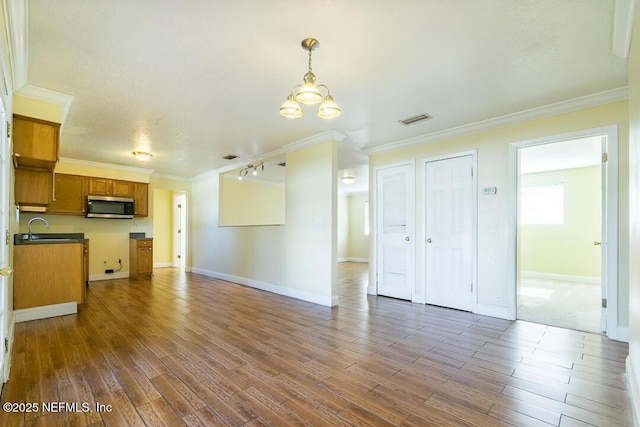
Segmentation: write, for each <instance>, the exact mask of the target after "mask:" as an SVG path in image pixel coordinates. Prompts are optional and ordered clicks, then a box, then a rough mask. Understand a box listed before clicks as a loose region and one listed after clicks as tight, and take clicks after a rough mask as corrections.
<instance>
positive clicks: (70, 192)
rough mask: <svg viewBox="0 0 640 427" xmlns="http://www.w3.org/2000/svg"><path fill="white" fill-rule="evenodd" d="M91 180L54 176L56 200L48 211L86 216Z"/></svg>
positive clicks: (62, 175) (81, 177)
mask: <svg viewBox="0 0 640 427" xmlns="http://www.w3.org/2000/svg"><path fill="white" fill-rule="evenodd" d="M88 187H89V178H88V177H86V176H81V175H67V174H62V173H58V174H55V176H54V184H53V188H54V190H53V194H54V199H53V201H52V202H51V204H50V205H49V206H48V208H47V211H48V212H49V213H52V214H62V215H84V214H85V211H86V208H87V205H86V204H87V190H88Z"/></svg>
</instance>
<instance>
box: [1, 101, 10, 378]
mask: <svg viewBox="0 0 640 427" xmlns="http://www.w3.org/2000/svg"><path fill="white" fill-rule="evenodd" d="M9 171H10V166H9V140H8V138H7V118H6V112H5V110H4V105H3V102H2V100H1V99H0V230H1V232H2V241H1V242H0V379H1V382H2V383H4V382H5V381H6V380H7V378H8V368H7V357H8V355H7V354H6V353H5V350H6V346H5V340H6V338H7V334H8V332H9V321H8V310H9V307H10V303H11V300H10V294H9V284H10V276H11V273H12V269H11V267H10V266H9V182H10V180H9V177H10V176H9Z"/></svg>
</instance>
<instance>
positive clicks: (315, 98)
mask: <svg viewBox="0 0 640 427" xmlns="http://www.w3.org/2000/svg"><path fill="white" fill-rule="evenodd" d="M301 44H302V48H303V49H304V50H307V51H309V71H307V74H305V75H304V77H303V82H304V83H303V84H301V85H295V86H294V87H292V88H291V93H290V94H289V96H288V97H287V99H286V101H284V103H283V104H282V106H281V107H280V114H281V115H283V116H284V117H286V118H289V119H295V118H298V117H301V116H302V108H300V104H298V102H301V103H303V104H307V105H312V104H317V103H318V102H320V101H322V100H323V97H322V94H321V93H320V88H324V89H326V91H327V96H325V97H324V102H323V103H322V104H320V108H319V109H318V116H319V117H322V118H323V119H333V118H335V117H338V116H339V115H340V107H338V104H336V102H335V101H334V99H333V97H332V96H331V93H330V92H329V88H328V87H327V86H326V85H316V75H315V74H313V72H312V71H311V52H312V51H314V50H316V49H317V48H319V47H320V42H319V41H318V40H316V39H312V38H308V39H304V40H302V43H301ZM296 90H297V92H295V94H294V91H296Z"/></svg>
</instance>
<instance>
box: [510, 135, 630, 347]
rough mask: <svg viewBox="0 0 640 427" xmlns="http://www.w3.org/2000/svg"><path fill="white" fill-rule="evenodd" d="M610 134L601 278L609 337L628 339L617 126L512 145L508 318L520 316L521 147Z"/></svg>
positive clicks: (608, 140) (551, 136)
mask: <svg viewBox="0 0 640 427" xmlns="http://www.w3.org/2000/svg"><path fill="white" fill-rule="evenodd" d="M597 135H606V136H607V154H608V159H607V185H606V188H605V191H606V197H607V200H606V201H607V203H606V218H607V237H608V240H607V244H606V245H603V246H601V247H602V250H605V251H606V260H607V265H606V266H604V265H603V268H606V272H604V273H603V274H602V277H603V278H604V279H605V280H606V290H607V320H608V321H607V331H606V334H607V337H609V338H611V339H613V340H619V339H620V340H628V337H625V336H623V335H625V334H621V333H620V331H619V329H620V327H619V325H618V298H619V294H618V268H619V261H618V238H619V232H618V126H617V125H609V126H601V127H597V128H590V129H583V130H579V131H574V132H567V133H562V134H557V135H550V136H545V137H542V138H536V139H531V140H525V141H519V142H513V143H511V144H510V146H509V248H508V259H509V260H510V261H509V282H510V283H509V318H510V319H516V315H517V294H516V292H517V289H516V287H517V280H518V277H517V276H518V270H517V242H518V234H517V230H518V150H519V149H520V148H525V147H532V146H535V145H543V144H550V143H554V142H562V141H567V140H572V139H579V138H586V137H589V136H597Z"/></svg>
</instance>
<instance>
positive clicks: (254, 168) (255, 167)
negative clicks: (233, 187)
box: [238, 162, 264, 181]
mask: <svg viewBox="0 0 640 427" xmlns="http://www.w3.org/2000/svg"><path fill="white" fill-rule="evenodd" d="M258 168H260V170H261V171H264V162H260V163H256V164H255V165H247V166H245V167H243V168H242V169H240V170H239V171H238V181H242V178H244V177H245V176H247V175H249V172H251V174H252V175H253V176H256V175H258Z"/></svg>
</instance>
